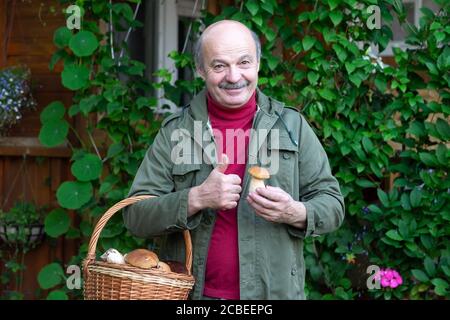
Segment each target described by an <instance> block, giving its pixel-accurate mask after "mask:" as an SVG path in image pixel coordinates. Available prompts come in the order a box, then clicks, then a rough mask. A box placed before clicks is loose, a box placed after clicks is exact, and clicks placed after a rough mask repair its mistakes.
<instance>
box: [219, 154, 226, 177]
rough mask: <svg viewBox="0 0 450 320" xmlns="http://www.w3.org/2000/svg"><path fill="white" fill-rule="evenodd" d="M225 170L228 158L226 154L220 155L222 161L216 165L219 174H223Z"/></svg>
mask: <svg viewBox="0 0 450 320" xmlns="http://www.w3.org/2000/svg"><path fill="white" fill-rule="evenodd" d="M227 168H228V157H227V155H226V154H222V159H221V161H220V163H219V164H218V165H217V167H216V169H217V170H218V171H219V172H221V173H225V171H226V170H227Z"/></svg>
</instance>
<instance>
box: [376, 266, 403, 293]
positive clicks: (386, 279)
mask: <svg viewBox="0 0 450 320" xmlns="http://www.w3.org/2000/svg"><path fill="white" fill-rule="evenodd" d="M375 279H376V280H379V281H380V283H381V286H382V287H383V288H387V287H389V288H392V289H395V288H397V287H398V286H400V285H401V284H402V283H403V279H402V277H401V276H400V274H399V273H398V272H397V271H396V270H394V269H389V268H387V269H380V271H379V272H377V274H376V275H375Z"/></svg>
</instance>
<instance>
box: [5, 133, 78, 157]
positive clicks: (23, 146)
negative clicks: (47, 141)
mask: <svg viewBox="0 0 450 320" xmlns="http://www.w3.org/2000/svg"><path fill="white" fill-rule="evenodd" d="M22 155H28V156H39V157H61V158H69V157H71V155H72V150H71V149H70V148H69V147H67V146H65V145H62V146H59V147H55V148H47V147H44V146H43V145H42V144H41V143H40V142H39V139H38V138H36V137H28V138H23V137H6V138H5V137H3V138H0V156H22Z"/></svg>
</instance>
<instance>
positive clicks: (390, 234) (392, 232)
mask: <svg viewBox="0 0 450 320" xmlns="http://www.w3.org/2000/svg"><path fill="white" fill-rule="evenodd" d="M386 236H388V237H389V238H391V239H392V240H395V241H402V240H403V238H402V237H401V236H400V235H399V234H398V231H397V230H389V231H388V232H386Z"/></svg>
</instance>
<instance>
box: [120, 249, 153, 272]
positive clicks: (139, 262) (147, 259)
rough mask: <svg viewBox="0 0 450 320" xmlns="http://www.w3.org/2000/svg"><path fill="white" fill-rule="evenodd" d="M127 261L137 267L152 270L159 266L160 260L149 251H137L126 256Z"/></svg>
mask: <svg viewBox="0 0 450 320" xmlns="http://www.w3.org/2000/svg"><path fill="white" fill-rule="evenodd" d="M125 261H126V262H127V263H128V264H130V265H132V266H135V267H138V268H143V269H150V268H154V267H156V266H157V265H158V262H159V259H158V256H157V255H156V253H154V252H153V251H150V250H147V249H136V250H133V251H131V252H129V253H128V254H127V255H126V256H125Z"/></svg>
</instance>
